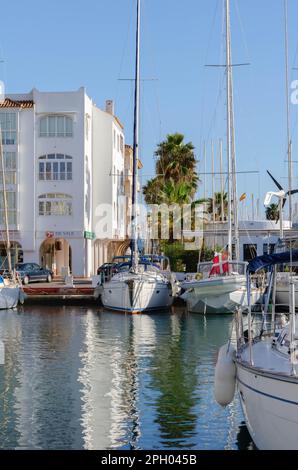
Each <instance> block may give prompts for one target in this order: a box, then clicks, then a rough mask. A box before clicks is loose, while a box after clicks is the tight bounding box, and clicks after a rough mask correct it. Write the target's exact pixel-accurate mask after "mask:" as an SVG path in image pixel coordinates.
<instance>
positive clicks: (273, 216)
mask: <svg viewBox="0 0 298 470" xmlns="http://www.w3.org/2000/svg"><path fill="white" fill-rule="evenodd" d="M266 219H267V220H275V221H276V222H277V221H278V220H279V205H278V204H275V203H273V204H270V206H268V207H267V208H266Z"/></svg>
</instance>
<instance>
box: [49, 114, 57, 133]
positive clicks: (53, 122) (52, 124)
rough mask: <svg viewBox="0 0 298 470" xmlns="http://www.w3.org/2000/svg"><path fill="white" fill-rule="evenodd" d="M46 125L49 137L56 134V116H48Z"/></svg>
mask: <svg viewBox="0 0 298 470" xmlns="http://www.w3.org/2000/svg"><path fill="white" fill-rule="evenodd" d="M48 120H49V122H48V126H49V137H55V135H56V117H55V116H49V118H48Z"/></svg>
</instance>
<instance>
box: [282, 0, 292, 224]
mask: <svg viewBox="0 0 298 470" xmlns="http://www.w3.org/2000/svg"><path fill="white" fill-rule="evenodd" d="M284 12H285V65H286V76H285V81H286V83H285V86H286V106H287V156H288V185H289V221H290V223H292V221H293V208H292V193H291V191H292V137H291V131H290V127H291V122H290V100H289V45H288V0H284Z"/></svg>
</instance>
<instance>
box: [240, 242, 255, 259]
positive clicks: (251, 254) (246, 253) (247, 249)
mask: <svg viewBox="0 0 298 470" xmlns="http://www.w3.org/2000/svg"><path fill="white" fill-rule="evenodd" d="M256 256H257V245H253V244H251V243H249V244H244V245H243V259H244V261H248V262H249V261H251V260H252V259H254V258H255V257H256Z"/></svg>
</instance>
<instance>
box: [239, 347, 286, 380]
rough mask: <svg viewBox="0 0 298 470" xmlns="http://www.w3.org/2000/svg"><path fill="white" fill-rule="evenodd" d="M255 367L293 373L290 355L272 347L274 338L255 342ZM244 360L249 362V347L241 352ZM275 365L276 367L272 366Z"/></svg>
mask: <svg viewBox="0 0 298 470" xmlns="http://www.w3.org/2000/svg"><path fill="white" fill-rule="evenodd" d="M252 352H253V364H254V367H256V368H258V369H262V370H264V371H267V372H273V371H274V372H278V373H281V374H287V375H288V374H289V375H291V363H290V360H289V358H288V357H286V356H284V355H283V354H281V353H279V352H278V351H276V350H275V349H274V348H272V339H271V338H264V339H262V341H259V342H257V343H254V345H253V348H252ZM241 358H242V362H246V363H249V347H246V348H245V349H244V350H243V351H242V353H241ZM272 365H274V367H272Z"/></svg>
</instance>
